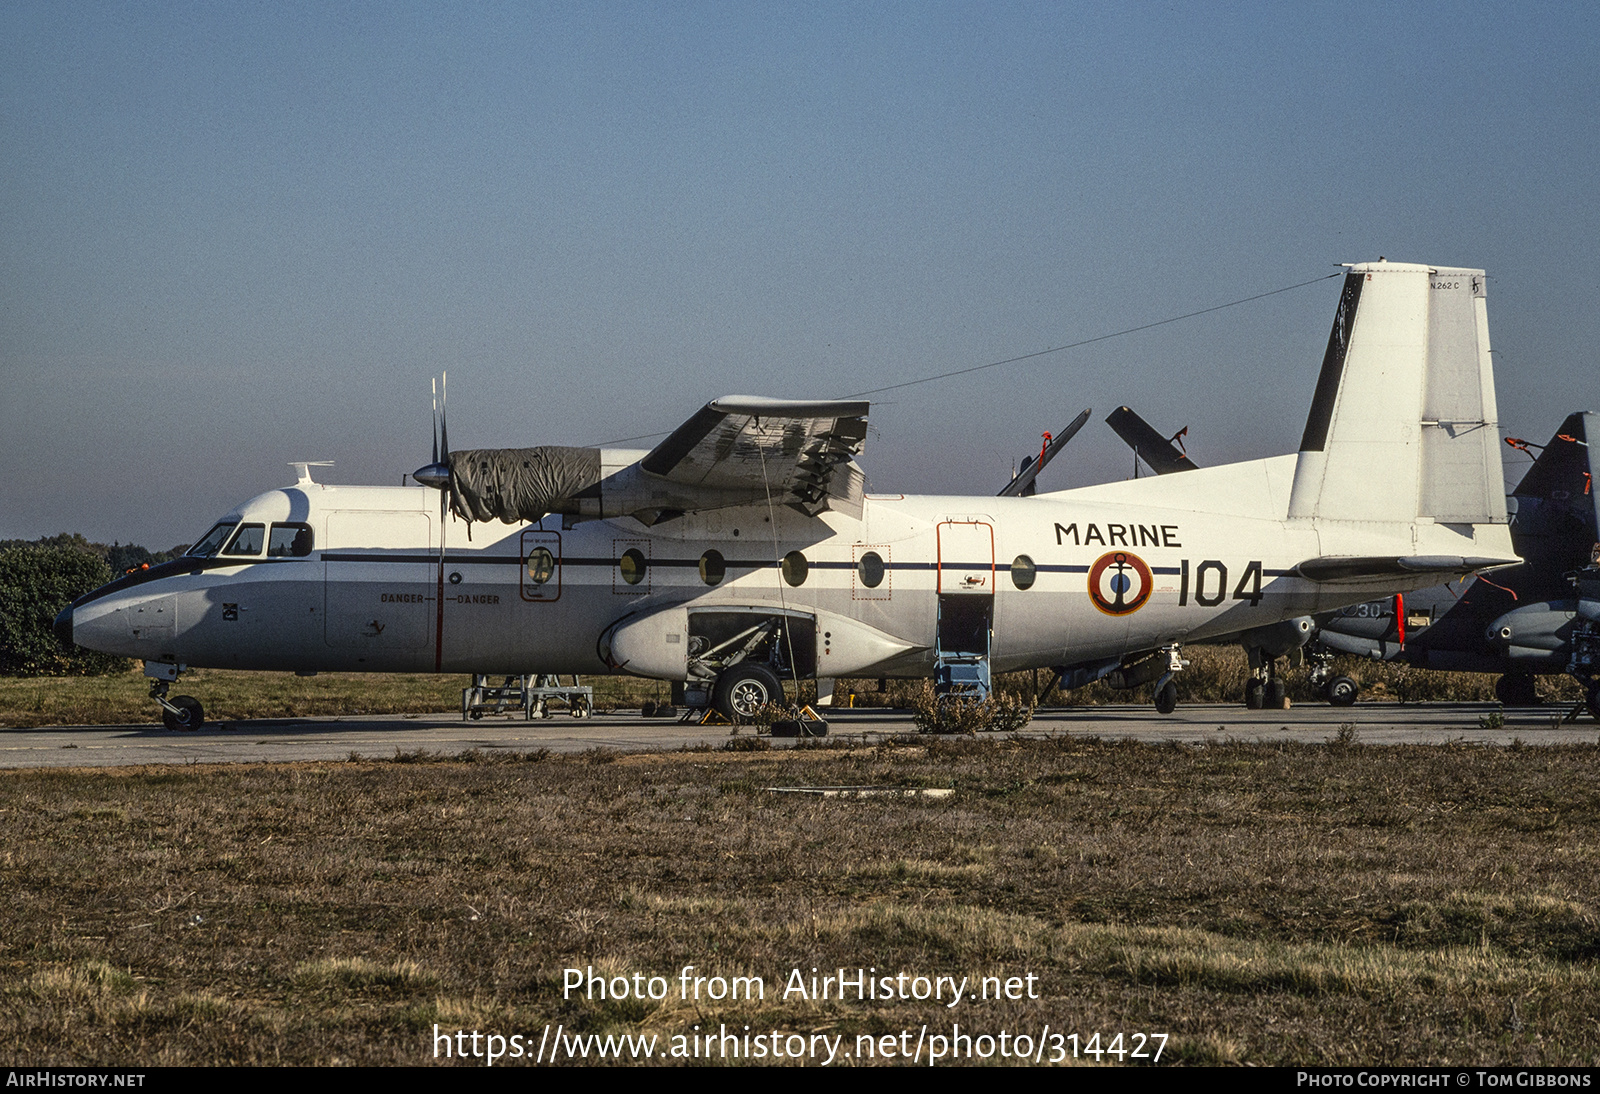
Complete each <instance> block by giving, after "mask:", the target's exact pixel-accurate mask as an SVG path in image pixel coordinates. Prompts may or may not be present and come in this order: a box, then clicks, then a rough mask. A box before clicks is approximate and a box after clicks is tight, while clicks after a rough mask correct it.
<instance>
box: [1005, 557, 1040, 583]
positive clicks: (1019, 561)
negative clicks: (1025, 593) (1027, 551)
mask: <svg viewBox="0 0 1600 1094" xmlns="http://www.w3.org/2000/svg"><path fill="white" fill-rule="evenodd" d="M1038 576H1039V571H1038V568H1037V567H1035V566H1034V564H1033V559H1031V558H1029V557H1028V556H1027V555H1018V556H1017V557H1016V558H1015V559H1013V560H1012V562H1011V584H1013V585H1015V586H1016V587H1017V588H1019V589H1031V588H1033V579H1034V578H1036V577H1038Z"/></svg>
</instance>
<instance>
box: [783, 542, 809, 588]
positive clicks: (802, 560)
mask: <svg viewBox="0 0 1600 1094" xmlns="http://www.w3.org/2000/svg"><path fill="white" fill-rule="evenodd" d="M810 569H811V564H810V563H809V562H807V561H806V556H805V555H803V554H801V553H800V552H799V551H790V552H789V553H788V554H786V555H784V556H783V580H785V581H787V582H788V583H789V584H790V585H793V586H794V587H795V588H797V589H798V588H799V587H800V586H801V585H804V584H805V583H806V573H807V571H809V570H810Z"/></svg>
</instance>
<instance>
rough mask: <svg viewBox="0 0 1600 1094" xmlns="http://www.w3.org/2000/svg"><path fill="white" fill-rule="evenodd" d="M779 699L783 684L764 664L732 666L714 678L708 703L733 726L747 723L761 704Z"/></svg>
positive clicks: (764, 704)
mask: <svg viewBox="0 0 1600 1094" xmlns="http://www.w3.org/2000/svg"><path fill="white" fill-rule="evenodd" d="M781 702H783V685H782V684H781V683H779V682H778V677H777V676H776V675H774V674H773V672H772V670H770V669H768V668H766V667H765V666H763V665H735V666H734V667H733V668H731V669H729V670H728V671H727V672H725V673H723V674H722V675H721V676H719V677H717V690H716V695H715V696H714V697H713V698H712V700H711V705H712V706H714V707H716V708H717V713H718V714H721V715H722V716H723V717H724V718H726V719H728V721H730V722H732V723H734V724H735V725H747V724H749V723H750V722H752V721H754V720H755V717H756V715H757V714H758V713H759V712H760V710H761V708H762V707H764V706H766V705H768V704H769V703H781Z"/></svg>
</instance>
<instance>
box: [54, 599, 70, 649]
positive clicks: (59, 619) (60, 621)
mask: <svg viewBox="0 0 1600 1094" xmlns="http://www.w3.org/2000/svg"><path fill="white" fill-rule="evenodd" d="M50 629H51V630H52V631H54V632H55V636H56V637H57V638H59V639H61V643H62V645H65V646H70V645H72V605H71V604H68V605H67V606H66V607H65V608H62V609H61V612H60V614H58V615H57V616H56V621H55V622H54V623H52V624H50Z"/></svg>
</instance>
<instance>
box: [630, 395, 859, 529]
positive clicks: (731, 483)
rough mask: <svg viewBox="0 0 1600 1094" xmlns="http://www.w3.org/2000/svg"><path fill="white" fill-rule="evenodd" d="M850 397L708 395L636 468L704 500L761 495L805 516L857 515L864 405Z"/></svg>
mask: <svg viewBox="0 0 1600 1094" xmlns="http://www.w3.org/2000/svg"><path fill="white" fill-rule="evenodd" d="M869 405H870V404H868V403H866V402H861V401H852V400H828V401H814V400H813V401H805V400H790V399H766V398H761V397H758V396H754V395H729V396H726V397H724V398H721V399H713V400H712V401H711V402H709V403H707V404H706V405H705V406H704V407H702V408H701V409H700V410H699V411H697V412H696V413H695V415H694V416H693V417H691V418H690V419H689V420H688V421H686V422H684V423H683V424H682V425H680V426H679V427H678V428H677V429H675V430H673V432H672V435H671V436H669V437H668V438H667V439H666V440H664V441H662V442H661V443H660V444H658V445H656V447H655V448H654V449H652V450H651V452H650V454H649V455H647V456H645V458H644V459H642V460H640V461H639V466H640V468H641V469H642V470H644V471H645V472H647V473H648V474H650V475H653V476H656V477H657V478H660V479H665V480H666V481H667V482H670V483H674V484H676V485H677V486H679V487H681V488H686V489H687V490H688V491H690V492H691V493H697V492H701V491H704V492H705V493H706V494H707V495H708V500H710V499H712V498H715V497H717V496H726V494H727V493H729V492H737V493H745V492H748V493H752V494H753V495H754V496H755V497H762V496H765V495H766V493H767V491H769V490H770V491H771V497H772V501H773V503H774V504H777V505H790V506H792V507H794V508H796V509H798V510H800V511H801V512H803V513H806V514H808V515H811V516H815V515H816V514H818V513H820V512H822V511H823V510H825V509H844V510H847V511H853V512H856V513H859V512H860V511H861V494H862V490H863V487H864V485H865V480H864V476H863V475H862V473H861V469H860V468H859V467H857V466H856V464H855V462H854V461H853V460H852V457H853V456H855V455H857V454H858V453H859V452H860V451H861V445H862V442H863V441H864V440H865V439H866V436H867V408H868V406H869Z"/></svg>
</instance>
